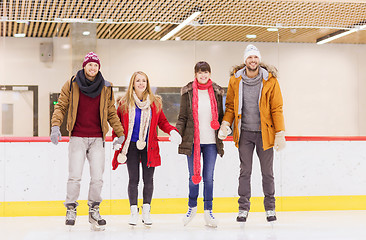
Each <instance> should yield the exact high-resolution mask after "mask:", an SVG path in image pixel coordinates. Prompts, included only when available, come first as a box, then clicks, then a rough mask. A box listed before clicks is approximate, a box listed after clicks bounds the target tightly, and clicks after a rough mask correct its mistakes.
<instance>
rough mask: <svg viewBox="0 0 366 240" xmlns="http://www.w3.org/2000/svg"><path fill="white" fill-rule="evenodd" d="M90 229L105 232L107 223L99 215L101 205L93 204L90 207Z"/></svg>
mask: <svg viewBox="0 0 366 240" xmlns="http://www.w3.org/2000/svg"><path fill="white" fill-rule="evenodd" d="M89 223H90V224H91V225H90V228H91V229H92V230H94V231H104V229H105V225H106V224H107V222H106V221H105V220H104V219H103V218H102V217H101V216H100V214H99V203H97V202H96V203H93V204H92V206H90V207H89Z"/></svg>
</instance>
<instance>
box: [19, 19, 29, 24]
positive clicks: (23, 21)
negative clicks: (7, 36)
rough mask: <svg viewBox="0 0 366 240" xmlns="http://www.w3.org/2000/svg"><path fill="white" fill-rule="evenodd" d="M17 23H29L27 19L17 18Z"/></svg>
mask: <svg viewBox="0 0 366 240" xmlns="http://www.w3.org/2000/svg"><path fill="white" fill-rule="evenodd" d="M17 23H25V24H29V22H28V21H27V20H18V21H17Z"/></svg>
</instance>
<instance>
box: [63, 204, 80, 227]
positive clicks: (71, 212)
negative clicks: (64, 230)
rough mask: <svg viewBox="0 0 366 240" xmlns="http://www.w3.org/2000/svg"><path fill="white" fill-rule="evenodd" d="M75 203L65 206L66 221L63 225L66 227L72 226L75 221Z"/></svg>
mask: <svg viewBox="0 0 366 240" xmlns="http://www.w3.org/2000/svg"><path fill="white" fill-rule="evenodd" d="M76 207H77V205H76V203H68V204H66V208H67V210H66V220H65V224H66V225H67V226H74V225H75V221H76Z"/></svg>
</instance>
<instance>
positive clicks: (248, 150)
mask: <svg viewBox="0 0 366 240" xmlns="http://www.w3.org/2000/svg"><path fill="white" fill-rule="evenodd" d="M260 62H261V55H260V52H259V50H258V49H257V48H256V47H255V46H253V45H248V46H247V48H246V49H245V52H244V65H241V66H238V67H236V68H235V69H234V72H233V74H232V76H231V78H230V81H229V86H228V90H227V97H226V104H225V106H226V109H225V115H224V118H223V121H222V124H221V127H220V131H219V133H218V135H219V138H220V139H225V138H226V137H227V135H228V134H230V132H231V129H230V126H231V125H232V123H234V128H233V139H234V142H235V146H236V147H237V148H238V149H239V157H240V176H239V188H238V193H239V200H238V203H239V214H238V217H237V219H236V220H237V221H238V222H246V220H247V217H248V212H249V210H250V197H251V186H250V178H251V174H252V161H253V151H254V148H256V152H257V155H258V158H259V161H260V166H261V172H262V186H263V192H264V208H265V210H266V216H267V221H269V222H271V221H275V220H276V219H277V218H276V212H275V197H274V194H275V186H274V176H273V148H274V149H275V150H277V151H279V150H281V149H283V148H284V147H285V143H286V142H285V135H284V130H285V124H284V118H283V112H282V105H283V103H282V95H281V90H280V86H279V84H278V81H277V79H276V69H275V68H272V69H270V68H269V67H268V66H264V65H263V64H261V63H260Z"/></svg>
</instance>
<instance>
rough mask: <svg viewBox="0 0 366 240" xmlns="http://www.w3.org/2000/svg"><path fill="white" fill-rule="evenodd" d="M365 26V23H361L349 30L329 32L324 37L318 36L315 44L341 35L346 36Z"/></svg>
mask: <svg viewBox="0 0 366 240" xmlns="http://www.w3.org/2000/svg"><path fill="white" fill-rule="evenodd" d="M365 28H366V25H362V26H356V27H354V28H352V29H350V30H338V31H336V32H334V33H331V34H328V35H326V36H324V37H321V38H318V39H317V40H316V44H319V45H320V44H324V43H327V42H330V41H333V40H335V39H338V38H341V37H344V36H347V35H349V34H351V33H354V32H357V31H358V30H362V29H365Z"/></svg>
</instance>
